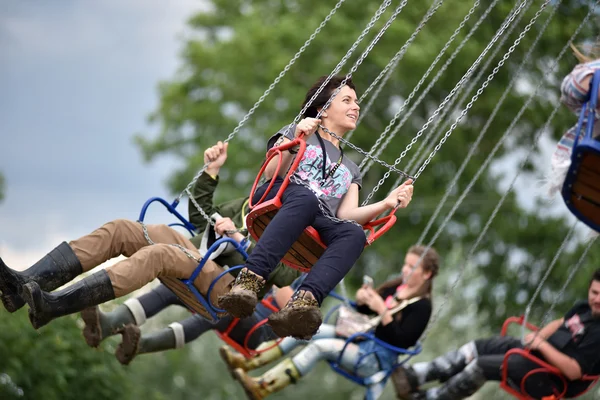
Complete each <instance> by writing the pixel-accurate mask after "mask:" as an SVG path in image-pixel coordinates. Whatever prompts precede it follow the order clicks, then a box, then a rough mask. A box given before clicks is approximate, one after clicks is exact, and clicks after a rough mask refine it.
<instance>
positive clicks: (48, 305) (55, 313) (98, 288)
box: [23, 270, 115, 329]
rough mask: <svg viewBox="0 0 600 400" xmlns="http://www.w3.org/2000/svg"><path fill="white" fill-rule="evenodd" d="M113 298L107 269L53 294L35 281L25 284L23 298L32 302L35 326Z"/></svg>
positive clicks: (32, 320) (30, 312)
mask: <svg viewBox="0 0 600 400" xmlns="http://www.w3.org/2000/svg"><path fill="white" fill-rule="evenodd" d="M114 298H115V292H114V290H113V287H112V283H111V281H110V278H109V277H108V274H107V272H106V271H105V270H102V271H99V272H96V273H95V274H93V275H90V276H87V277H85V278H84V279H82V280H80V281H78V282H76V283H74V284H72V285H71V286H69V287H67V288H65V289H62V290H59V291H56V292H52V293H48V292H44V291H43V290H42V289H41V288H40V287H39V285H38V284H37V283H36V282H33V281H32V282H29V283H26V284H25V285H23V299H24V300H25V301H26V302H27V304H28V305H29V320H30V321H31V325H33V327H34V328H35V329H38V328H41V327H42V326H44V325H46V324H47V323H48V322H50V321H52V320H53V319H54V318H58V317H62V316H64V315H69V314H73V313H76V312H78V311H82V310H84V309H86V308H88V307H91V306H95V305H98V304H102V303H104V302H107V301H109V300H112V299H114Z"/></svg>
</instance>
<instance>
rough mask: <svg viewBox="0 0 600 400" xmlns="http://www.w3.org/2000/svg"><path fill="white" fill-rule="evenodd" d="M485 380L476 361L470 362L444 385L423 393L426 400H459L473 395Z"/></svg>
mask: <svg viewBox="0 0 600 400" xmlns="http://www.w3.org/2000/svg"><path fill="white" fill-rule="evenodd" d="M485 381H486V378H485V375H484V373H483V370H482V369H481V367H479V365H477V360H475V361H471V363H470V364H469V365H467V367H466V368H465V369H464V370H463V371H461V372H460V373H458V374H456V375H454V376H453V377H452V378H450V379H449V380H448V381H446V383H444V384H443V385H442V386H440V387H437V388H432V389H429V390H427V392H425V398H426V399H438V400H459V399H465V398H467V397H469V396H471V395H472V394H474V393H475V392H476V391H477V390H479V388H481V387H482V386H483V384H484V383H485Z"/></svg>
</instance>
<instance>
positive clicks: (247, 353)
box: [215, 295, 283, 359]
mask: <svg viewBox="0 0 600 400" xmlns="http://www.w3.org/2000/svg"><path fill="white" fill-rule="evenodd" d="M271 298H272V296H271V295H269V296H265V297H264V298H263V299H262V300H261V301H260V302H261V303H262V305H263V306H264V307H266V308H267V309H269V310H271V311H272V312H277V311H279V308H278V307H276V306H275V305H273V303H272V302H271ZM239 322H240V319H239V318H234V319H233V321H231V323H230V324H229V326H228V327H227V329H226V330H225V331H223V332H220V331H215V332H216V333H217V336H218V337H219V338H220V339H221V340H222V341H224V342H225V343H226V344H227V345H229V346H230V347H231V348H233V349H234V350H235V351H237V352H238V353H240V354H241V355H243V356H244V357H245V358H246V359H250V358H252V357H254V356H257V355H259V354H261V353H264V352H265V351H268V350H271V349H272V348H274V347H276V346H277V345H279V343H280V342H281V341H282V340H283V338H279V339H277V340H276V341H275V343H273V344H272V345H270V346H268V347H265V348H261V349H260V350H258V349H251V348H250V347H249V343H250V338H252V335H253V334H254V333H255V332H256V331H257V330H258V329H260V328H261V327H262V326H264V325H266V324H267V322H269V320H268V318H265V319H263V320H261V321H259V322H257V323H256V324H255V325H254V326H253V327H252V328H250V330H249V331H248V333H246V336H245V337H244V343H243V345H240V344H239V343H238V342H237V341H235V340H234V339H233V338H232V337H231V336H230V334H231V331H232V330H233V329H234V328H235V327H236V326H237V324H238V323H239Z"/></svg>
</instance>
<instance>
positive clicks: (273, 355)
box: [219, 340, 283, 377]
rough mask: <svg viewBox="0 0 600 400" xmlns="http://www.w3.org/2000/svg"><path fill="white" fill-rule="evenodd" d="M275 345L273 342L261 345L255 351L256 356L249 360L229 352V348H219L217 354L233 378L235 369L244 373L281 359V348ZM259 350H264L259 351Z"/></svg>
mask: <svg viewBox="0 0 600 400" xmlns="http://www.w3.org/2000/svg"><path fill="white" fill-rule="evenodd" d="M276 343H277V342H276V341H275V340H272V341H269V342H265V343H263V344H262V345H260V346H259V347H258V348H257V349H256V351H257V352H258V354H257V355H255V356H254V357H251V358H246V357H244V356H243V355H241V354H240V353H237V352H233V351H231V350H230V348H229V346H221V347H220V348H219V354H220V355H221V358H222V359H223V361H225V364H226V365H227V368H228V369H229V372H230V373H231V376H233V377H235V375H234V374H233V371H234V370H235V369H236V368H240V369H242V370H244V371H251V370H253V369H256V368H259V367H262V366H263V365H267V364H268V363H270V362H271V361H274V360H277V359H278V358H279V357H281V356H282V355H283V351H281V348H280V347H279V346H277V344H276ZM261 348H263V349H266V350H264V351H261Z"/></svg>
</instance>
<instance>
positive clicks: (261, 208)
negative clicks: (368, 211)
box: [246, 138, 396, 272]
mask: <svg viewBox="0 0 600 400" xmlns="http://www.w3.org/2000/svg"><path fill="white" fill-rule="evenodd" d="M297 145H299V146H300V147H299V150H298V154H296V157H295V158H294V161H293V162H292V165H291V166H290V168H289V170H288V171H287V173H286V175H285V177H284V179H283V183H282V184H281V187H280V188H279V190H278V191H277V193H276V195H275V197H274V198H272V199H271V200H267V201H265V198H266V197H267V194H268V193H269V192H270V190H271V188H272V187H273V184H274V183H275V180H274V179H271V182H270V183H269V186H268V187H267V190H266V191H265V193H264V194H263V195H262V197H261V198H260V199H259V200H258V201H257V202H256V204H253V202H252V199H253V197H254V195H255V193H256V189H257V188H258V186H259V182H260V179H261V177H262V175H263V174H264V172H265V169H266V167H267V165H268V164H269V162H270V161H271V160H272V159H273V158H275V157H278V162H277V170H276V172H275V176H277V175H279V171H280V170H281V160H282V152H284V151H287V150H288V149H290V148H292V147H295V146H297ZM305 150H306V142H305V141H304V140H302V139H299V138H297V139H295V140H292V141H290V142H287V143H284V144H283V145H281V146H277V147H273V148H271V149H270V150H269V151H268V152H267V159H266V161H265V162H264V163H263V166H262V168H261V169H260V172H259V173H258V175H257V177H256V179H255V180H254V184H253V186H252V191H251V193H250V202H249V203H248V204H249V207H250V209H251V211H250V212H249V213H248V216H247V217H246V226H247V227H248V232H249V233H250V234H251V235H252V237H253V238H254V240H256V241H257V242H258V240H259V239H260V237H261V236H262V234H263V232H264V231H265V229H266V228H267V225H269V222H271V220H272V219H273V218H274V217H275V215H276V214H277V211H279V209H280V208H281V198H282V196H283V193H284V192H285V189H286V188H287V187H288V185H289V183H290V177H291V176H292V174H293V173H294V172H295V171H296V169H297V168H298V165H299V164H300V161H301V160H302V156H303V155H304V151H305ZM395 212H396V209H395V208H394V209H393V210H392V211H391V212H390V214H388V215H386V216H385V217H383V218H379V219H376V220H374V221H371V222H369V223H367V224H365V225H363V229H364V230H366V231H368V232H369V233H368V235H367V238H366V241H365V246H367V245H370V244H372V243H373V242H374V241H375V240H377V239H378V238H379V237H380V236H381V235H383V234H384V233H385V232H387V231H388V230H389V229H390V228H391V227H392V226H393V225H394V223H395V222H396V216H395V215H394V213H395ZM378 227H379V229H376V228H378ZM325 249H327V246H326V245H325V244H324V243H323V242H322V241H321V238H320V237H319V234H318V233H317V231H316V230H315V229H314V228H313V227H311V226H309V227H307V228H306V229H305V230H304V232H303V233H302V234H301V235H300V237H299V238H298V240H297V241H296V242H295V243H294V244H293V245H292V247H291V248H290V249H289V250H288V252H287V253H286V254H285V256H283V259H282V260H281V261H282V262H283V263H284V264H286V265H288V266H289V267H291V268H294V269H297V270H300V271H302V272H308V271H310V269H311V268H312V266H313V265H314V264H315V263H316V262H317V260H318V259H319V258H320V257H321V256H322V255H323V253H324V252H325Z"/></svg>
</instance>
